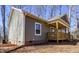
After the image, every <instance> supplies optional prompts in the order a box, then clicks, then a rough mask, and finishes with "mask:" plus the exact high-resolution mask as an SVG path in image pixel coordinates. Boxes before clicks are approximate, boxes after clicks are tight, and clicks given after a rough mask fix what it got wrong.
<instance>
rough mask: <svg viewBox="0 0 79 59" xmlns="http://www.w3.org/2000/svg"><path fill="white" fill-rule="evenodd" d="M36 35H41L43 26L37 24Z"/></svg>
mask: <svg viewBox="0 0 79 59" xmlns="http://www.w3.org/2000/svg"><path fill="white" fill-rule="evenodd" d="M35 35H41V24H40V23H37V22H35Z"/></svg>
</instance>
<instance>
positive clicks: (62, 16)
mask: <svg viewBox="0 0 79 59" xmlns="http://www.w3.org/2000/svg"><path fill="white" fill-rule="evenodd" d="M57 19H62V20H64V21H65V22H67V23H68V24H69V19H68V16H67V14H64V15H60V16H56V17H53V18H52V19H49V20H48V21H49V22H50V21H54V20H57Z"/></svg>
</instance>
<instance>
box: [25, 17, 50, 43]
mask: <svg viewBox="0 0 79 59" xmlns="http://www.w3.org/2000/svg"><path fill="white" fill-rule="evenodd" d="M35 22H39V23H41V25H42V33H41V36H36V35H35ZM25 31H26V35H25V37H26V39H25V41H26V42H27V41H38V42H40V41H46V39H47V32H49V28H48V26H47V25H45V24H44V23H42V22H40V21H37V20H35V19H32V18H30V17H26V25H25ZM26 44H27V43H26Z"/></svg>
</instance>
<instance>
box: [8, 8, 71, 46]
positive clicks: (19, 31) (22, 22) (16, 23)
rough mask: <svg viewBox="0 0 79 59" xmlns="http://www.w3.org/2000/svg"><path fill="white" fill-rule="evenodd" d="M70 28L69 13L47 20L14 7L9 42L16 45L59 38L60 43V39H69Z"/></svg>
mask: <svg viewBox="0 0 79 59" xmlns="http://www.w3.org/2000/svg"><path fill="white" fill-rule="evenodd" d="M69 28H70V27H69V21H68V17H67V15H64V16H59V17H55V18H52V19H50V20H48V21H46V20H44V19H42V18H39V17H37V16H34V15H32V14H31V13H28V12H24V11H22V10H21V9H17V8H14V7H12V9H11V12H10V16H9V24H8V29H9V35H8V42H9V43H11V44H16V45H31V44H41V43H46V42H47V41H48V40H57V43H58V41H59V40H66V39H69V35H68V34H69ZM63 31H64V32H63Z"/></svg>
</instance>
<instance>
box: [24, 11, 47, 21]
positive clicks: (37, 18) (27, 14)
mask: <svg viewBox="0 0 79 59" xmlns="http://www.w3.org/2000/svg"><path fill="white" fill-rule="evenodd" d="M24 15H25V16H28V17H31V18H34V19H36V20H40V21H43V22H48V21H47V20H45V19H43V18H41V17H38V16H35V15H33V14H31V13H28V12H25V11H24Z"/></svg>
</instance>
